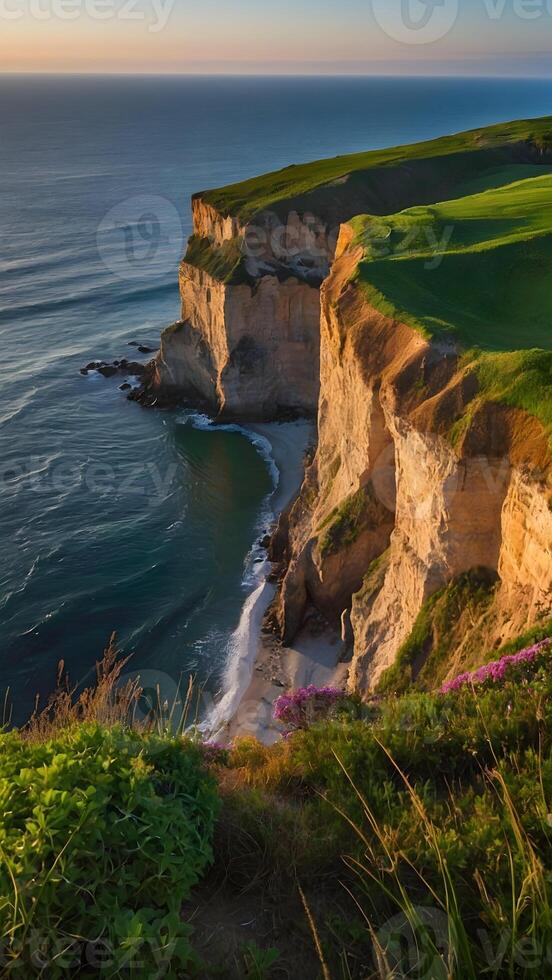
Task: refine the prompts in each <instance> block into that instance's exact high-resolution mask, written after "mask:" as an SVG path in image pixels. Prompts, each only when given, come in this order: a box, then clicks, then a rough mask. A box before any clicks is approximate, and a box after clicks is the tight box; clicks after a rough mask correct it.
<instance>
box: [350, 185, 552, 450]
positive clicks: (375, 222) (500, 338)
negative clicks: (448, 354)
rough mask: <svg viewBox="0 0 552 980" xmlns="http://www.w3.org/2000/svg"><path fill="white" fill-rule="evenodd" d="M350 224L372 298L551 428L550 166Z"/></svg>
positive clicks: (489, 394) (496, 396)
mask: <svg viewBox="0 0 552 980" xmlns="http://www.w3.org/2000/svg"><path fill="white" fill-rule="evenodd" d="M547 170H548V168H547ZM510 177H511V170H507V171H504V172H502V173H498V174H497V175H496V179H506V180H508V179H509V178H510ZM351 226H352V228H353V230H354V232H355V236H356V241H357V242H359V243H361V244H362V245H363V248H364V258H363V259H362V261H361V262H360V263H359V265H358V268H357V272H356V281H357V282H358V283H359V284H360V285H361V287H362V289H363V290H364V291H365V293H366V295H367V298H368V299H369V302H370V304H371V305H372V306H374V307H375V308H376V309H379V310H380V311H381V312H382V313H384V314H385V315H386V316H389V317H392V318H393V319H395V320H399V321H401V322H403V323H407V324H409V325H410V326H412V327H414V328H415V329H417V330H419V331H420V332H421V333H423V334H424V336H426V337H434V338H435V337H438V336H439V335H442V336H448V337H450V339H452V340H454V341H455V342H456V343H458V345H459V346H460V347H461V348H464V349H465V350H466V351H467V353H466V354H465V356H464V362H463V363H464V365H465V366H466V367H467V366H468V365H469V366H470V367H471V368H472V369H473V370H474V372H475V374H476V375H477V378H478V381H479V384H480V389H481V393H482V396H483V397H484V398H486V399H490V400H492V401H496V402H501V403H502V404H506V405H509V406H511V407H514V408H521V409H524V410H525V411H527V412H529V413H530V414H532V415H534V416H536V417H537V418H538V419H540V421H541V422H542V423H543V425H544V427H545V429H546V430H547V432H548V433H549V434H552V353H551V352H552V174H550V173H548V172H546V173H544V174H542V175H541V176H533V177H530V178H525V179H524V180H521V181H514V182H513V183H507V184H506V185H505V186H502V187H498V188H497V187H492V188H490V189H487V190H484V191H482V192H481V193H476V194H474V195H470V196H466V197H462V198H460V199H457V200H452V201H444V202H441V203H438V204H435V205H431V206H427V207H426V206H424V207H415V208H409V209H407V210H405V211H401V212H399V213H398V214H394V215H388V216H385V217H379V216H378V217H374V216H372V215H362V216H359V217H358V218H354V219H353V220H352V221H351ZM476 405H477V403H476V402H474V404H473V406H472V407H476ZM468 420H469V419H468V417H467V416H466V418H464V419H461V420H459V422H458V424H457V426H456V429H457V431H456V434H457V435H458V434H460V432H461V430H462V429H463V427H464V426H465V423H466V422H467V421H468Z"/></svg>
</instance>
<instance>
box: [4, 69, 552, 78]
mask: <svg viewBox="0 0 552 980" xmlns="http://www.w3.org/2000/svg"><path fill="white" fill-rule="evenodd" d="M14 75H16V76H35V77H36V76H44V75H51V76H56V77H60V76H63V77H65V76H67V77H73V78H75V77H76V78H82V77H85V78H88V77H90V78H93V77H100V78H113V77H115V78H117V77H127V78H473V79H474V80H477V79H493V78H496V79H512V80H519V81H539V80H545V79H549V78H552V68H551V69H550V73H547V74H544V75H543V74H542V73H539V74H522V73H517V72H516V73H511V72H484V73H482V74H481V73H479V72H467V71H462V72H460V71H458V72H441V71H438V72H412V73H409V72H408V71H405V72H397V71H395V72H393V71H377V72H368V71H365V72H364V71H331V72H330V71H328V72H323V71H313V72H307V71H305V72H301V71H290V72H284V71H273V72H270V71H269V72H263V71H251V72H248V71H139V70H135V71H127V70H117V69H105V70H104V69H101V70H88V71H75V70H73V69H64V68H55V69H2V68H0V76H14Z"/></svg>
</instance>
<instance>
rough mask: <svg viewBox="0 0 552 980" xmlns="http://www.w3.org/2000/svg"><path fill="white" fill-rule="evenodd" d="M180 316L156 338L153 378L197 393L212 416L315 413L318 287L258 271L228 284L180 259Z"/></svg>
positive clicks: (170, 385)
mask: <svg viewBox="0 0 552 980" xmlns="http://www.w3.org/2000/svg"><path fill="white" fill-rule="evenodd" d="M180 292H181V297H182V320H181V322H180V323H179V324H177V325H175V326H174V327H172V328H170V329H169V330H168V331H166V332H165V333H164V334H163V335H162V338H161V349H160V353H159V356H158V358H157V364H156V370H157V383H158V385H159V386H160V387H161V388H162V389H164V390H165V391H167V390H171V389H172V390H174V391H176V392H178V391H180V392H187V393H188V394H189V395H190V397H193V396H194V394H195V393H198V394H199V396H200V397H201V400H202V402H204V403H205V404H206V405H207V406H208V407H209V408H210V409H211V410H213V411H214V412H215V413H216V414H220V415H224V416H225V417H227V418H228V417H232V418H240V419H255V418H257V419H263V418H271V417H273V416H274V415H278V414H281V413H285V412H286V411H294V412H298V413H300V414H314V413H315V412H316V406H317V402H318V388H319V354H318V351H319V318H320V301H319V294H318V290H317V289H313V288H312V287H311V286H309V285H307V284H305V283H303V282H299V281H298V280H297V279H294V278H290V279H287V280H286V281H285V282H283V283H280V282H279V281H278V279H277V278H276V277H275V276H264V277H263V278H262V279H260V280H259V282H258V283H257V284H256V285H255V286H249V285H247V284H242V285H236V286H228V285H225V284H224V283H220V282H218V281H217V280H216V279H214V278H213V277H212V276H210V275H209V274H208V273H206V272H203V271H202V270H200V269H197V268H194V266H191V265H188V264H187V263H185V262H183V263H182V265H181V269H180Z"/></svg>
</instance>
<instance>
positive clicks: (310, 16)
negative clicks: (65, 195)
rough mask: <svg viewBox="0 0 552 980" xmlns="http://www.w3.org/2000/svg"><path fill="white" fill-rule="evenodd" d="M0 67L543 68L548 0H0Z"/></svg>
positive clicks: (549, 40) (549, 41)
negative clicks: (198, 0)
mask: <svg viewBox="0 0 552 980" xmlns="http://www.w3.org/2000/svg"><path fill="white" fill-rule="evenodd" d="M0 21H1V23H0V66H1V69H2V70H3V71H70V72H76V71H84V72H168V73H172V72H230V73H244V72H245V73H249V72H252V73H263V72H265V73H313V74H314V73H335V72H350V73H374V74H382V73H401V74H404V73H409V72H410V73H422V74H451V73H461V74H467V73H469V74H498V75H510V74H512V75H544V74H546V75H552V0H341V2H339V3H336V0H201V2H197V0H194V2H192V0H0Z"/></svg>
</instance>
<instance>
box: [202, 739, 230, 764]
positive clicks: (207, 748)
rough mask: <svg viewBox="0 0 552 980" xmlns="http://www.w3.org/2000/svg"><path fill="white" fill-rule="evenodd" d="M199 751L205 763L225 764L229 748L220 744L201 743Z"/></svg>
mask: <svg viewBox="0 0 552 980" xmlns="http://www.w3.org/2000/svg"><path fill="white" fill-rule="evenodd" d="M199 749H200V752H201V754H202V756H203V759H204V761H205V762H206V763H207V764H208V765H209V764H212V763H218V762H223V761H224V759H225V758H226V753H227V752H228V748H227V747H226V745H222V744H221V743H220V742H199Z"/></svg>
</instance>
